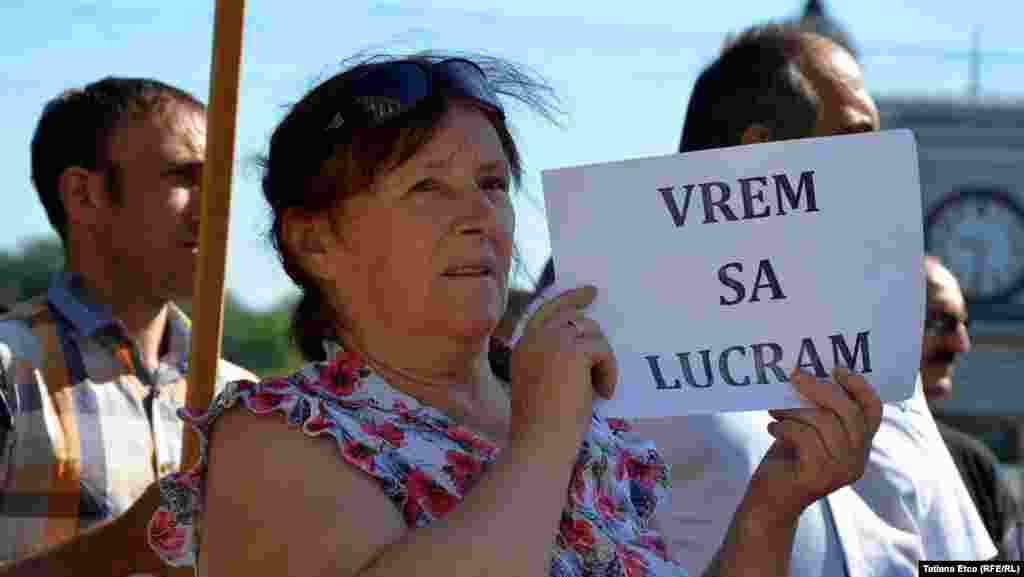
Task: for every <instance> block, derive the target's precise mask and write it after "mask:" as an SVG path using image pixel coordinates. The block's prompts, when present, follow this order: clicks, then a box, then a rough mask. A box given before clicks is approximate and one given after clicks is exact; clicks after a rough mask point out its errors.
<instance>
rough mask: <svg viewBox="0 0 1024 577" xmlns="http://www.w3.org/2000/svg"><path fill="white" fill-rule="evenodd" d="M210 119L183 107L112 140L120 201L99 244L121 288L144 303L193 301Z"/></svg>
mask: <svg viewBox="0 0 1024 577" xmlns="http://www.w3.org/2000/svg"><path fill="white" fill-rule="evenodd" d="M205 146H206V115H205V113H203V112H202V111H199V110H196V109H194V108H190V107H187V106H184V105H181V104H170V105H168V106H167V108H166V109H165V110H164V111H162V112H161V113H158V114H153V115H149V116H148V117H146V118H141V119H131V120H127V121H126V122H125V123H124V124H122V125H120V126H118V127H117V129H116V130H115V131H114V133H113V137H112V139H111V150H110V152H111V161H112V162H113V164H114V165H115V166H116V167H117V169H116V171H117V177H118V178H117V179H116V185H117V188H118V189H119V190H118V191H117V194H116V196H119V197H120V202H119V203H115V205H114V206H113V207H112V208H111V209H110V212H109V214H108V215H107V217H106V220H105V222H104V223H103V225H104V226H103V231H104V232H103V234H102V235H100V238H99V239H98V240H99V242H100V243H101V244H104V245H106V246H98V247H96V248H97V249H98V250H106V251H109V255H110V259H111V265H112V266H111V270H112V271H113V274H115V275H116V276H117V277H118V278H117V279H116V280H117V282H120V283H128V284H129V286H132V287H137V291H138V296H139V298H140V299H145V300H148V301H152V300H158V301H163V300H173V299H180V298H188V296H189V295H191V293H192V291H193V274H194V268H195V262H196V256H197V254H198V251H199V248H198V247H199V244H198V240H199V187H200V184H201V180H202V169H203V158H204V156H205Z"/></svg>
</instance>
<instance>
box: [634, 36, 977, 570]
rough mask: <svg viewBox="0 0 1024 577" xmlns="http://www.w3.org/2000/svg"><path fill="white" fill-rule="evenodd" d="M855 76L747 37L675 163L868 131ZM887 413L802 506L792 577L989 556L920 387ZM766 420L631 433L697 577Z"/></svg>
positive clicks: (809, 40) (722, 417)
mask: <svg viewBox="0 0 1024 577" xmlns="http://www.w3.org/2000/svg"><path fill="white" fill-rule="evenodd" d="M878 127H879V117H878V111H877V109H876V107H875V103H874V102H873V100H872V99H871V97H870V96H869V95H868V94H867V92H866V91H865V88H864V83H863V77H862V74H861V70H860V66H859V65H858V64H857V62H856V60H855V59H854V57H853V56H852V55H851V53H850V52H849V51H848V50H847V49H845V48H843V47H841V46H839V45H838V44H835V43H833V42H832V41H830V40H828V39H826V38H823V37H821V36H817V35H814V34H810V33H807V32H803V31H801V30H799V29H797V28H795V27H789V26H779V25H765V26H758V27H754V28H751V29H749V30H747V31H745V32H744V33H742V34H740V35H739V36H738V37H736V39H735V40H733V41H731V42H730V43H729V44H727V46H726V47H725V48H724V49H723V51H722V54H720V55H719V57H718V59H717V60H716V61H715V62H714V63H713V64H711V65H710V66H709V67H708V68H707V69H706V70H705V71H704V72H703V73H702V74H701V76H700V78H699V79H698V80H697V84H696V86H695V87H694V91H693V94H692V96H691V100H690V103H689V108H688V110H687V117H686V123H685V126H684V128H683V135H682V140H681V143H680V148H679V151H680V152H687V151H691V150H700V149H710V148H719V147H725V146H736V145H740V144H754V143H759V142H768V141H774V140H786V139H792V138H804V137H813V136H828V135H838V134H849V133H855V132H867V131H874V130H878ZM916 391H917V392H916V393H915V395H914V397H913V398H911V399H909V400H907V401H905V402H902V403H897V404H891V405H887V406H886V407H885V410H884V416H883V421H882V426H881V429H880V430H879V432H878V434H877V435H876V436H875V440H874V444H873V446H872V454H871V459H870V463H869V465H868V469H867V471H866V472H865V474H864V477H863V478H862V479H861V480H860V481H858V482H857V483H856V484H854V485H853V487H852V488H849V487H847V488H844V489H841V490H839V491H836V492H835V493H833V494H831V495H829V496H828V497H827V498H825V499H822V500H820V501H818V502H817V503H815V504H814V505H813V506H811V507H809V508H808V509H807V510H806V511H805V512H804V514H803V516H802V517H801V519H800V525H799V527H798V530H797V535H796V539H795V542H794V547H793V560H792V575H794V576H800V577H802V576H811V575H827V576H830V577H831V576H836V575H838V576H841V575H847V576H852V577H868V576H873V575H878V576H902V575H917V562H918V561H919V560H939V559H956V560H966V559H986V558H990V557H992V556H994V555H995V554H996V548H995V546H994V545H993V543H992V541H991V539H990V538H989V537H988V535H987V533H986V531H985V528H984V526H983V525H982V522H981V519H980V517H979V515H978V513H977V511H976V509H975V508H974V505H973V503H972V502H971V500H970V497H969V495H968V494H967V491H966V489H965V487H964V484H963V482H962V481H961V479H960V476H959V474H958V473H957V470H956V468H955V466H954V464H953V461H952V459H951V457H950V454H949V451H948V450H947V449H946V447H945V444H944V443H943V442H942V439H941V438H940V436H939V433H938V430H937V429H936V426H935V422H934V420H933V418H932V415H931V413H930V412H929V410H928V406H927V404H926V403H925V400H924V396H923V392H922V390H921V384H920V382H918V386H917V389H916ZM770 420H771V419H770V417H769V416H768V414H767V413H765V412H760V411H754V412H742V413H725V414H717V415H700V416H692V417H685V418H672V419H663V420H658V421H641V422H639V423H637V425H636V432H637V433H638V434H640V435H642V436H644V437H647V438H650V439H653V440H654V441H655V442H656V444H657V445H658V447H659V449H660V450H661V451H662V453H663V455H664V456H665V458H666V460H667V461H668V462H669V463H670V464H671V465H672V467H673V474H672V478H673V485H672V503H671V505H670V506H669V507H668V508H667V509H665V510H663V511H659V514H658V518H659V523H660V525H661V527H662V529H663V533H664V535H665V536H666V538H667V539H669V549H670V551H671V552H672V553H673V554H674V555H675V556H676V557H678V558H679V559H680V560H681V561H682V562H683V564H684V565H685V566H686V568H687V569H688V570H689V571H690V572H691V573H693V574H700V573H701V572H702V571H703V569H704V568H705V566H706V565H707V564H708V562H709V561H710V559H711V557H712V555H713V554H714V551H715V550H716V549H717V548H718V546H719V544H720V543H721V541H722V538H723V536H724V535H725V531H726V528H727V525H728V520H729V518H730V517H731V515H732V514H733V512H734V510H735V508H736V506H737V505H738V504H739V502H740V499H741V497H742V495H743V493H744V491H745V490H746V487H747V484H748V482H749V480H750V477H751V474H752V473H753V471H754V469H755V468H756V466H757V463H758V462H759V461H760V460H761V458H762V457H763V456H764V454H765V452H766V451H767V449H768V447H769V446H770V445H771V443H772V437H771V436H770V435H769V434H768V432H767V429H766V426H767V424H768V422H769V421H770Z"/></svg>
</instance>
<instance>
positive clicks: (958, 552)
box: [634, 384, 996, 577]
mask: <svg viewBox="0 0 1024 577" xmlns="http://www.w3.org/2000/svg"><path fill="white" fill-rule="evenodd" d="M920 390H921V387H920V384H919V386H918V391H920ZM770 421H771V417H770V416H768V414H767V413H766V412H764V411H750V412H741V413H722V414H717V415H696V416H691V417H675V418H669V419H659V420H642V421H637V422H636V423H635V427H634V430H635V432H636V433H637V434H638V435H641V436H644V437H647V438H649V439H652V440H653V441H654V442H655V444H656V445H657V446H658V449H659V451H660V452H661V453H662V455H664V457H665V459H666V461H668V462H669V463H670V464H671V465H672V468H673V472H672V492H671V502H670V504H669V505H668V507H667V508H666V509H664V510H660V511H659V512H658V522H659V524H660V526H661V528H662V530H663V531H664V536H665V538H666V540H667V541H668V544H669V550H670V552H672V554H673V555H675V556H676V557H677V558H678V559H679V560H680V561H681V562H682V564H683V565H684V566H685V567H686V569H687V570H688V571H690V573H691V574H694V575H700V574H701V573H702V572H703V571H704V569H705V567H706V566H707V564H708V563H709V562H710V560H711V558H712V557H713V556H714V554H715V552H716V551H717V550H718V547H719V546H720V545H721V542H722V539H723V538H724V536H725V532H726V530H727V529H728V526H729V523H730V521H731V519H732V516H733V513H734V512H735V510H736V507H737V506H738V505H739V502H740V500H741V498H742V497H743V494H744V492H745V491H746V488H747V484H748V483H749V481H750V477H751V475H752V474H753V472H754V470H755V469H756V468H757V465H758V463H760V461H761V458H762V457H763V456H764V454H765V453H766V452H767V450H768V447H770V446H771V444H772V442H773V441H774V439H773V438H772V437H771V435H769V434H768V432H767V429H766V427H767V424H768V423H769V422H770ZM995 554H996V548H995V545H994V544H993V543H992V541H991V539H990V538H989V537H988V534H987V533H986V531H985V527H984V525H983V524H982V521H981V517H980V516H979V515H978V512H977V510H976V509H975V508H974V504H973V503H972V502H971V500H970V496H969V495H968V493H967V489H966V487H965V486H964V484H963V481H962V480H961V478H960V475H959V473H958V472H957V470H956V466H955V465H954V464H953V460H952V457H951V456H950V455H949V451H948V449H946V446H945V444H944V443H943V442H942V439H941V438H940V437H939V433H938V429H936V427H935V421H934V419H933V418H932V415H931V412H930V411H929V410H928V407H927V404H926V403H924V397H923V395H921V394H918V395H915V397H913V398H912V399H911V400H909V401H906V402H904V403H898V404H893V405H886V406H885V408H884V411H883V418H882V424H881V426H880V428H879V431H878V434H877V435H876V436H875V439H874V443H873V445H872V452H871V457H870V460H869V463H868V467H867V469H866V471H865V474H864V477H863V478H862V479H861V480H860V481H858V482H857V483H855V484H854V485H853V486H852V488H851V487H844V488H842V489H840V490H838V491H836V492H834V493H832V494H831V495H829V496H828V497H827V498H826V499H823V500H820V501H818V502H817V503H815V504H813V505H812V506H811V507H809V508H808V509H807V510H806V511H805V512H804V513H803V515H802V516H801V517H800V523H799V526H798V528H797V534H796V538H795V540H794V545H793V558H792V565H791V574H792V575H793V576H795V577H804V576H812V575H823V576H829V577H832V576H836V575H838V576H842V575H849V576H851V577H870V576H875V575H877V576H879V577H882V576H885V577H889V576H903V575H907V576H916V575H917V562H918V560H922V559H924V560H940V559H944V560H948V559H955V560H970V559H986V558H990V557H992V556H994V555H995ZM844 561H845V562H844Z"/></svg>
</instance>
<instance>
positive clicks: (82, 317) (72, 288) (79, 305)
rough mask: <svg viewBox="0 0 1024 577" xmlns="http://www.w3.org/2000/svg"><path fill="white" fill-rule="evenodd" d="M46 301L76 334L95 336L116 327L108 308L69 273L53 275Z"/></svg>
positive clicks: (75, 276) (77, 277) (76, 276)
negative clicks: (90, 294) (91, 295)
mask: <svg viewBox="0 0 1024 577" xmlns="http://www.w3.org/2000/svg"><path fill="white" fill-rule="evenodd" d="M46 296H47V300H49V301H50V304H51V305H53V306H54V307H55V308H56V309H57V312H59V313H60V315H61V316H62V317H64V319H65V320H66V321H67V322H68V323H69V324H70V325H71V327H72V328H73V329H74V330H75V332H77V333H78V334H80V335H82V336H84V337H89V338H91V337H94V336H96V333H98V332H100V331H102V330H104V329H108V328H110V327H112V326H115V325H116V324H117V323H116V322H114V318H113V316H112V315H111V312H110V307H107V306H106V305H103V304H100V303H97V302H95V301H94V300H93V299H92V298H91V297H90V296H89V294H88V290H86V288H85V286H84V285H83V283H82V279H81V278H80V277H79V276H78V275H76V274H74V273H70V272H62V273H59V274H58V275H56V276H55V277H54V279H53V283H51V284H50V288H49V290H48V291H47V295H46Z"/></svg>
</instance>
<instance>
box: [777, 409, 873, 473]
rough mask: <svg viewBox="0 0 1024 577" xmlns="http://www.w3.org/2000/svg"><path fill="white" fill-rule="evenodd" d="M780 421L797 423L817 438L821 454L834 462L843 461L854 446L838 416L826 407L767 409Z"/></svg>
mask: <svg viewBox="0 0 1024 577" xmlns="http://www.w3.org/2000/svg"><path fill="white" fill-rule="evenodd" d="M768 414H770V415H771V416H772V418H774V419H777V420H778V422H780V423H786V424H787V425H789V424H797V425H799V426H800V427H801V428H802V429H803V430H806V431H809V432H810V433H811V434H813V435H815V436H816V437H817V438H818V441H819V443H820V445H821V447H822V451H823V454H825V455H826V456H828V458H829V459H830V460H831V461H833V462H834V463H843V461H844V459H845V458H847V455H849V453H850V450H851V449H852V448H853V447H854V446H855V445H854V444H852V443H853V442H854V441H855V440H854V439H851V438H850V437H849V435H848V433H847V431H846V428H845V427H844V426H843V424H842V422H841V421H840V420H839V417H838V416H837V415H836V414H835V413H833V412H832V411H829V410H827V409H813V408H800V409H783V410H773V411H769V412H768Z"/></svg>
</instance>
